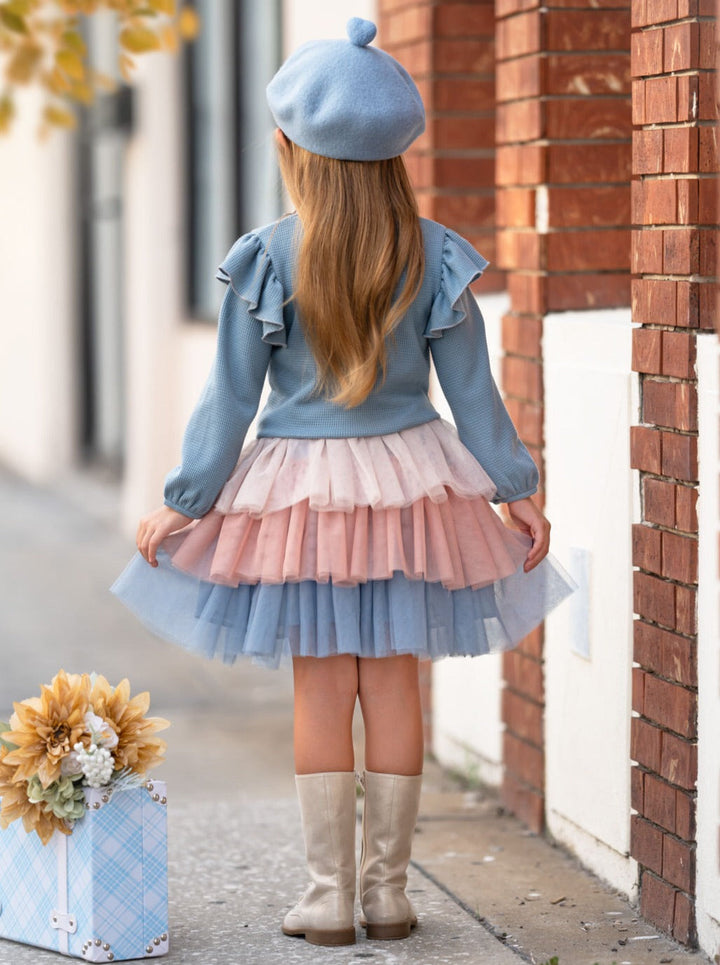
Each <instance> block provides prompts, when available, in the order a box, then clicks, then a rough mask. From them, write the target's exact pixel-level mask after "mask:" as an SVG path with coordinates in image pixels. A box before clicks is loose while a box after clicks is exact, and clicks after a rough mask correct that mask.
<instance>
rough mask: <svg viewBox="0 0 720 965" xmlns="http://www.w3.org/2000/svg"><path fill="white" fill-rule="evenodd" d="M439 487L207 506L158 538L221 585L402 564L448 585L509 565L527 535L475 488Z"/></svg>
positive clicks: (488, 579) (358, 574)
mask: <svg viewBox="0 0 720 965" xmlns="http://www.w3.org/2000/svg"><path fill="white" fill-rule="evenodd" d="M443 496H444V500H443V501H442V502H433V501H432V500H431V499H429V498H422V499H418V500H416V501H415V502H413V503H412V504H411V505H410V506H403V507H390V508H387V509H385V508H381V509H372V508H370V507H368V506H358V507H356V508H355V509H354V510H353V511H352V512H342V511H337V510H326V511H320V512H318V511H316V510H313V509H312V508H311V507H310V501H309V500H308V499H303V500H302V501H301V502H299V503H296V504H294V505H293V506H289V507H286V508H284V509H280V510H278V511H276V512H272V513H268V514H266V515H264V516H262V517H260V518H258V517H256V516H253V515H251V514H250V513H247V512H241V513H233V514H231V515H227V516H226V515H224V514H223V513H220V512H217V511H212V512H211V513H209V514H208V515H207V516H205V517H204V518H203V519H201V520H198V521H197V522H196V523H194V524H192V525H191V526H190V527H189V528H188V529H186V530H183V531H181V532H180V533H178V534H176V535H175V536H171V537H169V538H168V539H166V540H165V542H164V544H163V545H164V548H165V549H166V550H167V552H168V553H169V555H170V558H171V560H172V563H173V565H174V566H175V567H177V568H178V569H181V570H184V571H186V572H188V573H192V574H193V575H194V576H197V577H199V578H200V579H202V580H206V581H211V582H213V583H221V584H225V585H228V586H237V585H238V584H240V583H249V584H255V583H287V582H296V581H301V580H315V581H316V582H320V583H325V582H327V581H328V580H332V582H333V583H334V584H335V585H336V586H352V585H355V584H357V583H366V582H368V581H370V580H389V579H391V578H392V576H393V573H396V572H402V573H403V574H404V575H405V576H406V577H409V578H410V579H424V580H427V581H429V582H433V583H442V584H443V585H444V586H445V587H446V588H447V589H451V590H454V589H460V588H461V587H472V588H478V587H481V586H486V585H488V584H490V583H493V582H494V581H495V580H499V579H503V578H505V577H507V576H509V575H510V574H511V573H514V572H515V571H516V570H517V569H518V567H519V566H520V565H521V564H522V562H523V561H524V559H525V557H526V555H527V551H528V548H529V545H530V544H529V540H528V538H527V537H525V536H523V535H521V534H520V533H519V532H517V531H515V530H511V529H508V528H507V527H505V526H504V524H503V522H502V520H501V519H500V518H499V517H498V515H497V514H496V513H495V511H494V510H493V509H492V507H491V506H490V505H489V503H488V502H487V500H486V499H485V498H484V497H482V496H479V497H475V498H470V499H467V498H462V497H460V496H457V495H456V494H455V493H454V492H453V491H452V490H449V491H448V490H443Z"/></svg>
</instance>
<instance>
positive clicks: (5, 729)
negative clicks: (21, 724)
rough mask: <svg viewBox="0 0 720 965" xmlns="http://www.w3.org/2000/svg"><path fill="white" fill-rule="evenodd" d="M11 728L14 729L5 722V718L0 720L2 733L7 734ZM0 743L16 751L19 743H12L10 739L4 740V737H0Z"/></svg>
mask: <svg viewBox="0 0 720 965" xmlns="http://www.w3.org/2000/svg"><path fill="white" fill-rule="evenodd" d="M9 730H12V727H11V726H10V724H7V723H5V721H4V720H0V734H6V733H7V732H8V731H9ZM0 744H2V746H3V747H6V748H7V749H8V750H9V751H14V750H16V749H17V744H11V743H10V741H6V740H3V738H2V737H0Z"/></svg>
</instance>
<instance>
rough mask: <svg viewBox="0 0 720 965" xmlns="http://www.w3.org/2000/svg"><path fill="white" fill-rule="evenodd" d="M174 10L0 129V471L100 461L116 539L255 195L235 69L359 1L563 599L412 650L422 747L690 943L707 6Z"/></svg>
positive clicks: (702, 892) (709, 397)
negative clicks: (476, 325) (530, 470)
mask: <svg viewBox="0 0 720 965" xmlns="http://www.w3.org/2000/svg"><path fill="white" fill-rule="evenodd" d="M196 6H197V7H199V9H200V12H201V15H202V17H203V22H204V30H203V33H202V35H201V37H200V39H199V40H198V42H197V43H196V44H195V45H194V46H193V48H192V50H191V51H190V52H189V53H188V55H187V56H184V57H181V58H175V59H173V58H170V57H166V56H152V57H147V58H146V59H144V60H143V61H142V62H141V64H140V68H139V72H138V73H139V79H138V83H137V86H136V87H135V88H134V90H133V92H132V93H131V94H128V93H123V94H121V95H120V96H118V97H116V98H113V99H111V100H108V101H107V103H105V104H104V105H103V106H102V107H101V108H100V107H99V108H97V109H94V110H93V111H91V112H90V113H89V114H88V116H87V117H86V118H85V119H84V121H83V125H82V128H81V130H80V132H79V133H78V134H76V135H58V136H55V137H54V138H53V139H52V140H50V141H49V142H48V143H45V144H42V145H40V144H38V143H37V142H36V140H35V134H34V131H35V118H34V116H33V111H32V109H31V108H32V103H31V101H32V96H30V97H29V98H28V102H27V103H26V104H23V109H22V112H21V121H20V124H19V125H18V128H17V129H16V131H15V132H14V134H13V135H12V137H11V138H10V139H9V140H8V141H6V142H2V143H1V144H0V179H1V180H0V183H1V184H2V187H1V188H0V197H1V198H2V212H3V231H2V235H0V273H1V274H0V314H1V318H2V329H1V331H2V350H1V351H0V459H2V460H3V461H4V462H6V463H7V464H9V465H10V466H11V467H13V468H14V469H16V470H17V471H18V472H20V473H22V474H24V475H25V476H27V477H28V478H29V479H32V480H36V481H40V482H52V481H53V480H55V479H57V478H60V477H63V476H65V475H66V474H67V473H68V472H69V471H71V470H73V469H75V468H76V467H77V466H78V465H81V464H90V465H95V466H97V465H100V466H104V467H106V468H108V469H109V470H110V471H111V472H112V473H114V475H115V478H116V479H117V480H118V481H119V485H120V487H121V493H122V504H123V518H124V525H125V526H126V527H128V528H129V529H132V527H133V525H134V521H135V519H136V518H137V516H138V515H139V514H140V513H142V512H144V511H146V510H147V509H149V508H151V507H153V506H155V505H156V504H157V503H158V501H159V496H160V493H161V491H162V481H163V478H164V475H165V473H166V471H167V470H168V468H169V467H171V466H172V465H174V464H175V463H176V462H177V459H178V452H179V440H180V436H181V432H182V428H183V426H184V423H185V421H186V419H187V416H188V414H189V412H190V410H191V407H192V405H193V402H194V400H195V398H196V396H197V394H198V392H199V389H200V387H201V385H202V382H203V380H204V378H205V375H206V373H207V371H208V368H209V365H210V361H211V357H212V352H213V345H214V325H213V319H214V316H215V313H216V310H217V307H218V299H219V297H220V294H221V286H220V285H219V284H218V283H217V282H215V281H214V270H215V266H216V265H217V264H218V263H219V262H220V261H221V260H222V257H223V256H224V254H225V252H226V250H227V249H228V248H229V246H230V244H231V243H232V241H233V240H234V238H235V237H237V235H239V234H240V233H242V232H243V231H244V230H247V229H249V228H250V227H252V226H254V225H256V224H259V223H264V222H266V221H269V220H272V219H273V218H274V217H276V216H277V215H278V214H279V213H280V212H281V211H282V210H283V208H284V203H283V199H282V193H281V190H280V184H279V180H278V175H277V171H276V167H275V162H274V158H273V149H272V125H271V119H270V117H269V114H268V112H267V111H266V109H265V102H264V94H263V90H264V86H265V84H266V82H267V80H268V78H269V77H270V76H271V75H272V73H273V72H274V70H275V68H276V67H277V65H278V64H279V63H280V61H281V60H282V58H283V56H284V55H285V54H287V53H288V52H289V51H291V50H292V49H294V48H295V47H297V46H298V44H299V43H301V42H303V41H304V40H306V39H310V38H313V37H318V36H342V35H343V34H344V23H345V21H346V19H347V18H348V17H349V16H351V15H360V16H369V17H374V18H377V19H378V21H379V25H380V36H379V41H380V43H381V44H382V45H383V46H384V47H385V48H386V49H388V50H390V51H391V52H393V53H394V54H395V55H396V56H397V57H398V58H399V59H400V60H401V61H402V62H403V63H404V64H405V65H406V67H407V68H408V69H409V70H410V71H411V73H412V74H413V76H414V77H415V79H416V80H417V82H418V85H419V86H420V89H421V92H422V94H423V96H424V99H425V103H426V105H427V108H428V127H427V131H426V133H425V135H424V136H423V137H422V138H421V139H420V140H419V141H418V143H417V144H416V145H415V146H414V148H413V149H412V151H411V152H410V155H409V163H410V167H411V172H412V175H413V178H414V181H415V184H416V186H417V188H418V192H419V197H420V203H421V209H422V213H423V214H424V215H426V216H429V217H432V218H435V219H437V220H439V221H443V222H445V223H447V224H449V225H451V226H452V227H453V228H455V229H456V230H458V231H460V232H461V233H462V234H464V235H466V236H467V237H469V238H470V239H471V240H472V241H473V242H474V243H475V244H476V245H477V247H478V248H479V250H481V251H482V252H483V254H485V255H486V257H488V258H490V260H491V261H492V263H493V264H492V267H491V270H490V271H488V272H487V273H486V275H485V276H484V278H483V279H482V280H481V281H480V282H479V283H478V297H479V299H480V302H481V305H482V307H483V311H484V314H485V316H486V321H487V329H488V337H489V342H490V346H491V354H492V355H493V356H494V357H495V360H496V363H497V366H496V367H497V375H498V381H499V382H500V383H501V385H502V387H503V390H504V393H505V396H506V399H507V403H508V406H509V408H510V411H511V414H512V416H513V418H514V419H515V422H516V424H517V426H518V428H519V430H520V433H521V435H522V436H523V438H524V439H525V441H526V442H527V444H528V445H529V447H530V448H531V451H532V452H533V454H534V456H535V457H536V459H537V462H538V464H539V466H540V467H541V474H542V479H543V488H542V499H543V500H544V503H545V507H546V512H547V514H548V516H549V517H550V519H551V520H552V523H553V551H554V553H555V555H556V556H557V557H558V558H559V559H560V560H561V561H563V562H564V563H565V564H566V565H567V567H568V569H569V570H570V571H571V572H572V573H573V575H574V576H575V578H576V580H577V581H578V583H579V584H580V590H579V592H578V593H577V594H576V595H575V596H574V598H573V599H571V600H570V601H568V603H566V604H565V605H564V606H563V607H562V608H560V610H559V612H558V613H557V614H555V615H553V617H552V619H551V620H549V621H548V622H547V624H546V626H545V628H544V630H542V631H538V632H537V633H535V634H533V635H532V636H531V637H530V638H529V639H528V640H527V641H525V643H524V644H523V646H522V647H521V648H520V649H519V650H518V651H516V652H514V653H512V654H508V655H506V656H505V657H504V658H499V657H498V658H486V659H485V660H482V661H465V660H451V661H445V662H443V663H440V664H438V665H436V666H435V667H434V668H433V677H432V740H433V748H434V750H435V752H436V754H437V755H438V756H439V757H440V758H441V760H443V761H444V762H445V763H447V764H449V765H452V766H455V767H457V768H459V769H460V770H462V771H464V772H465V773H467V774H469V775H471V776H476V777H478V778H480V779H482V780H484V781H487V782H489V783H493V784H497V785H499V786H501V788H502V793H503V796H504V799H505V801H506V803H507V805H508V806H509V807H510V808H511V809H513V810H514V811H515V812H516V813H518V814H519V815H520V816H521V817H522V818H523V819H524V820H525V821H526V822H527V823H528V824H529V825H530V826H531V827H532V828H535V829H538V830H540V829H547V831H549V833H550V834H552V835H553V836H555V837H556V838H557V839H558V840H560V841H561V842H563V843H564V844H565V845H567V846H568V847H569V848H570V849H571V850H572V851H573V852H574V853H575V854H577V855H578V857H579V858H580V860H581V861H583V862H584V863H585V864H586V865H587V866H589V867H590V868H592V869H593V870H595V871H596V872H597V873H598V874H600V875H601V876H602V877H604V878H605V879H607V880H609V881H610V882H612V883H613V884H614V885H615V886H616V887H618V888H619V889H620V890H622V891H624V892H625V893H627V894H629V895H631V896H635V897H637V898H638V899H639V902H640V907H641V910H642V912H643V914H644V915H645V916H646V917H647V918H649V919H650V920H651V921H652V922H654V923H655V924H656V925H657V926H658V927H659V928H661V929H663V930H664V931H666V932H668V933H671V934H672V935H674V936H675V938H677V939H678V940H680V941H682V942H686V943H690V944H692V943H694V942H695V941H698V940H699V943H700V945H701V947H702V948H703V949H704V950H705V951H706V952H707V953H708V954H710V955H714V954H716V953H718V952H719V951H720V833H719V832H720V741H719V740H718V734H719V733H720V683H719V681H720V656H719V648H718V642H719V640H720V581H719V578H718V574H719V567H720V563H719V559H718V548H719V544H720V509H719V492H718V475H719V470H720V451H719V446H720V443H719V436H720V432H719V429H720V423H719V416H720V403H719V401H718V400H719V395H720V388H719V386H720V367H719V361H720V360H719V357H718V356H719V353H718V336H717V332H716V323H717V308H716V304H717V302H716V283H717V275H718V270H717V261H716V250H715V244H716V235H717V230H716V226H717V221H718V216H717V211H718V203H717V184H718V147H717V123H716V121H717V87H716V79H717V78H716V70H715V66H716V57H717V48H716V38H715V21H716V11H715V7H714V4H713V3H711V2H710V0H631V2H629V3H626V4H623V3H622V2H619V0H573V2H572V3H568V2H565V0H555V2H553V3H551V4H550V5H547V6H545V5H543V6H541V5H539V3H537V0H496V2H495V5H494V6H493V5H492V4H490V3H485V2H483V0H475V2H464V3H463V2H446V0H434V2H430V0H377V2H374V0H357V2H350V0H332V2H331V0H271V2H267V3H262V4H258V3H252V2H250V0H236V2H233V0H199V2H196ZM92 42H93V47H94V49H95V50H96V51H97V52H98V55H99V56H101V57H102V56H105V57H108V56H110V54H103V51H105V50H106V49H111V45H110V43H109V38H108V35H107V34H106V33H105V32H104V30H103V28H102V27H98V28H97V29H96V34H95V35H93V37H92ZM26 107H27V109H25V108H26ZM439 404H440V405H442V403H441V402H440V403H439ZM699 493H702V497H701V499H700V500H699V501H698V494H699Z"/></svg>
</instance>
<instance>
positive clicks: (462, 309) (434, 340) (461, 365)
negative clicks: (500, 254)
mask: <svg viewBox="0 0 720 965" xmlns="http://www.w3.org/2000/svg"><path fill="white" fill-rule="evenodd" d="M453 308H454V309H455V318H454V319H453V320H452V323H451V324H450V325H448V327H445V328H444V329H442V330H440V329H436V330H435V331H432V332H431V333H430V336H431V339H430V350H431V353H432V357H433V361H434V363H435V369H436V371H437V374H438V379H439V380H440V385H441V386H442V389H443V392H444V393H445V397H446V399H447V401H448V404H449V405H450V408H451V410H452V413H453V416H454V418H455V423H456V425H457V429H458V434H459V436H460V439H461V441H462V442H463V444H464V445H465V446H466V447H467V448H468V449H469V450H470V452H471V453H472V454H473V455H474V456H475V458H476V459H477V461H478V462H479V463H480V464H481V466H482V467H483V469H484V470H485V471H486V472H487V474H488V475H489V476H490V478H491V479H492V481H493V482H494V484H495V487H496V489H497V493H496V495H495V497H494V498H493V502H496V503H505V502H513V501H514V500H516V499H523V498H524V497H526V496H531V495H532V494H533V493H534V492H536V491H537V486H538V470H537V467H536V465H535V463H534V462H533V459H532V457H531V455H530V453H529V452H528V450H527V449H526V448H525V446H524V445H523V443H522V442H521V440H520V439H519V438H518V434H517V431H516V430H515V426H514V425H513V423H512V420H511V419H510V416H509V415H508V411H507V409H506V408H505V405H504V403H503V401H502V398H501V396H500V393H499V391H498V388H497V385H496V384H495V380H494V379H493V377H492V373H491V371H490V360H489V358H488V348H487V340H486V337H485V323H484V321H483V317H482V314H481V312H480V309H479V307H478V305H477V302H476V301H475V298H474V296H473V294H472V292H471V291H470V289H469V288H465V289H464V291H463V292H462V293H461V294H460V296H459V297H458V298H457V299H456V301H455V302H454V304H453ZM460 313H462V316H464V317H463V318H462V320H461V321H460V322H459V323H458V321H457V318H458V317H459V316H460Z"/></svg>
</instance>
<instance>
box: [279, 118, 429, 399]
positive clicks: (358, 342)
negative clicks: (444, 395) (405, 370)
mask: <svg viewBox="0 0 720 965" xmlns="http://www.w3.org/2000/svg"><path fill="white" fill-rule="evenodd" d="M278 147H279V160H280V170H281V172H282V176H283V179H284V181H285V184H286V186H287V189H288V191H289V193H290V196H291V198H292V200H293V203H294V204H295V206H296V209H297V213H298V215H299V217H300V221H301V223H302V229H303V234H302V241H301V243H300V248H299V251H298V258H297V265H296V272H295V281H294V293H293V298H294V301H295V305H296V308H297V310H298V313H299V315H300V318H301V320H302V324H303V331H304V334H305V337H306V339H307V341H308V344H309V346H310V349H311V351H312V353H313V356H314V357H315V361H316V363H317V367H318V379H317V389H318V390H319V391H325V392H327V393H328V394H329V395H330V396H331V398H332V400H333V401H334V402H337V403H340V404H341V405H344V406H346V407H348V408H351V407H353V406H356V405H359V404H360V403H361V402H363V401H364V400H365V399H366V398H367V397H368V395H370V393H371V392H372V390H373V387H374V386H375V384H376V382H377V379H378V376H379V375H380V377H384V375H385V367H386V364H387V348H386V339H387V337H388V336H389V335H390V334H391V333H392V331H393V329H394V328H395V326H396V325H397V323H398V322H399V321H400V319H401V318H402V316H403V315H404V313H405V312H406V311H407V309H408V308H409V306H410V304H411V303H412V301H413V299H414V298H415V296H416V295H417V293H418V291H419V289H420V286H421V284H422V278H423V272H424V268H425V256H424V247H423V237H422V231H421V228H420V221H419V218H418V209H417V201H416V200H415V195H414V192H413V189H412V186H411V184H410V179H409V177H408V174H407V171H406V169H405V163H404V161H403V159H402V157H394V158H390V159H388V160H384V161H339V160H336V159H334V158H327V157H322V156H320V155H319V154H312V153H311V152H310V151H306V150H304V149H303V148H301V147H299V146H298V145H297V144H294V143H293V142H292V141H289V140H288V139H287V138H285V137H284V136H282V137H279V138H278ZM403 275H404V281H403V285H402V290H401V291H400V292H399V294H398V286H399V284H400V282H401V280H403ZM396 294H397V298H395V296H396Z"/></svg>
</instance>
